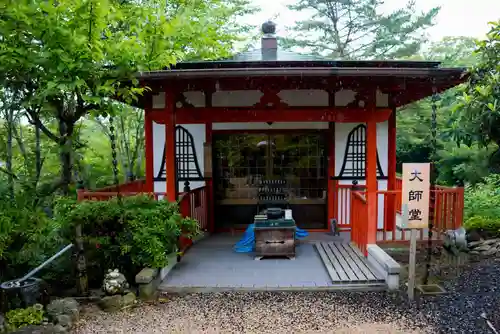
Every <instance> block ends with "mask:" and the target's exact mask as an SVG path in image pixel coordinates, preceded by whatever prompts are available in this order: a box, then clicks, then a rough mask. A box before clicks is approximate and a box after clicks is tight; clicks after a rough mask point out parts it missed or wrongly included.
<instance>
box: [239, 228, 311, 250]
mask: <svg viewBox="0 0 500 334" xmlns="http://www.w3.org/2000/svg"><path fill="white" fill-rule="evenodd" d="M254 227H255V225H254V224H250V225H248V228H247V229H246V231H245V233H243V237H242V238H241V240H240V241H238V242H237V243H236V245H234V247H233V249H234V251H235V252H237V253H251V252H253V251H254V250H255V233H254ZM308 235H309V233H307V231H305V230H302V229H300V228H298V227H296V229H295V238H296V239H303V238H305V237H307V236H308Z"/></svg>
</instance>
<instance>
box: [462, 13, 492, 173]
mask: <svg viewBox="0 0 500 334" xmlns="http://www.w3.org/2000/svg"><path fill="white" fill-rule="evenodd" d="M476 53H477V54H478V56H479V62H478V64H477V65H476V66H475V67H474V68H473V69H472V71H471V73H470V77H469V80H468V82H467V84H466V85H465V86H464V87H463V89H462V90H461V93H462V94H461V96H459V98H460V99H459V103H458V104H457V105H456V113H455V114H454V126H453V136H454V138H455V140H456V141H457V142H458V143H463V144H466V145H468V146H472V145H473V144H478V145H479V146H480V147H486V146H489V145H491V144H495V145H496V146H497V147H498V146H499V145H500V21H498V22H491V30H490V32H489V33H488V35H487V39H485V40H483V41H480V42H478V44H477V50H476ZM490 167H491V169H492V170H493V171H494V172H496V173H498V172H500V151H499V150H496V151H495V153H493V154H492V155H491V157H490Z"/></svg>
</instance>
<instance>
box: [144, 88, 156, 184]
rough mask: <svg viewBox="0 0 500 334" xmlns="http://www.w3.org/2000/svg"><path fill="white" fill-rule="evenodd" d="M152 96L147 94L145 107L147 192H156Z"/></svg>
mask: <svg viewBox="0 0 500 334" xmlns="http://www.w3.org/2000/svg"><path fill="white" fill-rule="evenodd" d="M151 103H152V101H151V96H147V101H146V107H145V109H144V145H145V146H146V147H145V148H144V152H145V157H146V192H148V193H152V192H154V175H153V174H154V152H153V151H154V148H153V120H152V119H151Z"/></svg>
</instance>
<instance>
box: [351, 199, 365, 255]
mask: <svg viewBox="0 0 500 334" xmlns="http://www.w3.org/2000/svg"><path fill="white" fill-rule="evenodd" d="M350 197H351V198H350V200H351V210H350V211H351V212H350V216H351V217H350V218H351V240H352V242H354V243H355V244H356V246H358V248H359V250H360V251H361V252H363V254H365V255H366V254H367V253H366V252H367V250H366V248H367V243H368V239H367V237H368V224H367V221H368V220H367V218H368V205H367V203H366V198H365V195H364V193H363V192H360V191H351V196H350Z"/></svg>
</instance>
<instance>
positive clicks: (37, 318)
mask: <svg viewBox="0 0 500 334" xmlns="http://www.w3.org/2000/svg"><path fill="white" fill-rule="evenodd" d="M43 313H44V312H43V306H42V305H41V304H35V305H33V306H30V307H27V308H18V309H15V310H11V311H9V312H7V313H6V314H5V321H6V325H7V326H6V327H7V330H8V331H14V330H16V329H18V328H21V327H25V326H29V325H39V324H41V323H42V321H43Z"/></svg>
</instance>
